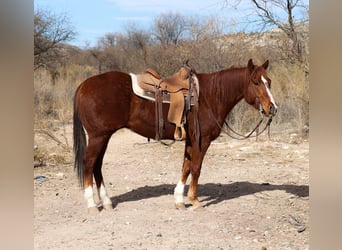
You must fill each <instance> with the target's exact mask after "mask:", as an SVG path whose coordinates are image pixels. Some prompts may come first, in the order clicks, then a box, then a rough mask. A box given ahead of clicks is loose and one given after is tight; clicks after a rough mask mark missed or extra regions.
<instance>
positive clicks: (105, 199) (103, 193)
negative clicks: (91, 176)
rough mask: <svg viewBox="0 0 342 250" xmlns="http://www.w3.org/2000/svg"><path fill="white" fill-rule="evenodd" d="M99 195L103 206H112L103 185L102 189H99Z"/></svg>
mask: <svg viewBox="0 0 342 250" xmlns="http://www.w3.org/2000/svg"><path fill="white" fill-rule="evenodd" d="M98 194H99V198H100V200H101V201H102V204H103V205H109V204H112V202H111V200H110V199H109V197H108V196H107V192H106V189H105V187H104V185H103V184H101V186H100V188H99V189H98Z"/></svg>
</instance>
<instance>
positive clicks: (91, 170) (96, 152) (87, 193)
mask: <svg viewBox="0 0 342 250" xmlns="http://www.w3.org/2000/svg"><path fill="white" fill-rule="evenodd" d="M109 138H110V136H101V137H89V144H88V147H87V150H86V153H85V157H84V160H83V162H84V198H85V199H86V202H87V207H88V213H93V212H95V211H96V212H97V211H98V209H97V206H96V203H95V201H94V191H93V176H94V177H95V182H96V186H97V189H98V190H99V197H100V200H102V201H105V203H106V205H108V203H109V202H110V199H109V198H108V197H107V194H106V191H105V188H104V185H103V176H102V171H101V166H102V160H103V156H104V153H105V150H106V147H107V144H108V141H109Z"/></svg>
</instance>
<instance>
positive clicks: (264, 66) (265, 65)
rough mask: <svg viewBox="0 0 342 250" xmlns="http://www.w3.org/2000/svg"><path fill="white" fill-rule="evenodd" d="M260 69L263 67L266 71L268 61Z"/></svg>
mask: <svg viewBox="0 0 342 250" xmlns="http://www.w3.org/2000/svg"><path fill="white" fill-rule="evenodd" d="M262 67H263V68H264V69H267V67H268V60H266V62H264V64H263V65H262Z"/></svg>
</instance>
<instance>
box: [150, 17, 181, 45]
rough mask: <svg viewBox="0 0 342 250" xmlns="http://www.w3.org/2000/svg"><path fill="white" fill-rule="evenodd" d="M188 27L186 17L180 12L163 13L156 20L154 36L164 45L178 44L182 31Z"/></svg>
mask: <svg viewBox="0 0 342 250" xmlns="http://www.w3.org/2000/svg"><path fill="white" fill-rule="evenodd" d="M186 29H187V22H186V20H185V17H184V16H182V15H180V14H179V13H171V12H170V13H167V14H162V15H160V16H159V17H157V18H156V19H155V20H154V26H153V30H154V36H155V37H156V39H157V40H158V41H159V42H160V43H161V45H162V46H163V47H167V46H169V45H171V44H173V45H178V43H179V39H180V38H181V35H182V33H184V32H185V31H186Z"/></svg>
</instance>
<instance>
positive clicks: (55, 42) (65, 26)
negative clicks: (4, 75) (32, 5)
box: [34, 9, 76, 69]
mask: <svg viewBox="0 0 342 250" xmlns="http://www.w3.org/2000/svg"><path fill="white" fill-rule="evenodd" d="M75 35H76V33H75V32H74V31H73V29H72V27H71V26H70V23H69V19H68V17H67V16H66V14H61V15H56V14H52V13H51V12H49V11H48V10H43V9H37V10H36V11H35V14H34V69H37V68H39V67H51V66H52V65H54V64H55V63H56V61H58V60H59V59H60V58H61V57H62V56H63V48H62V46H61V45H62V43H64V42H68V41H71V40H72V39H73V38H74V36H75Z"/></svg>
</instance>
